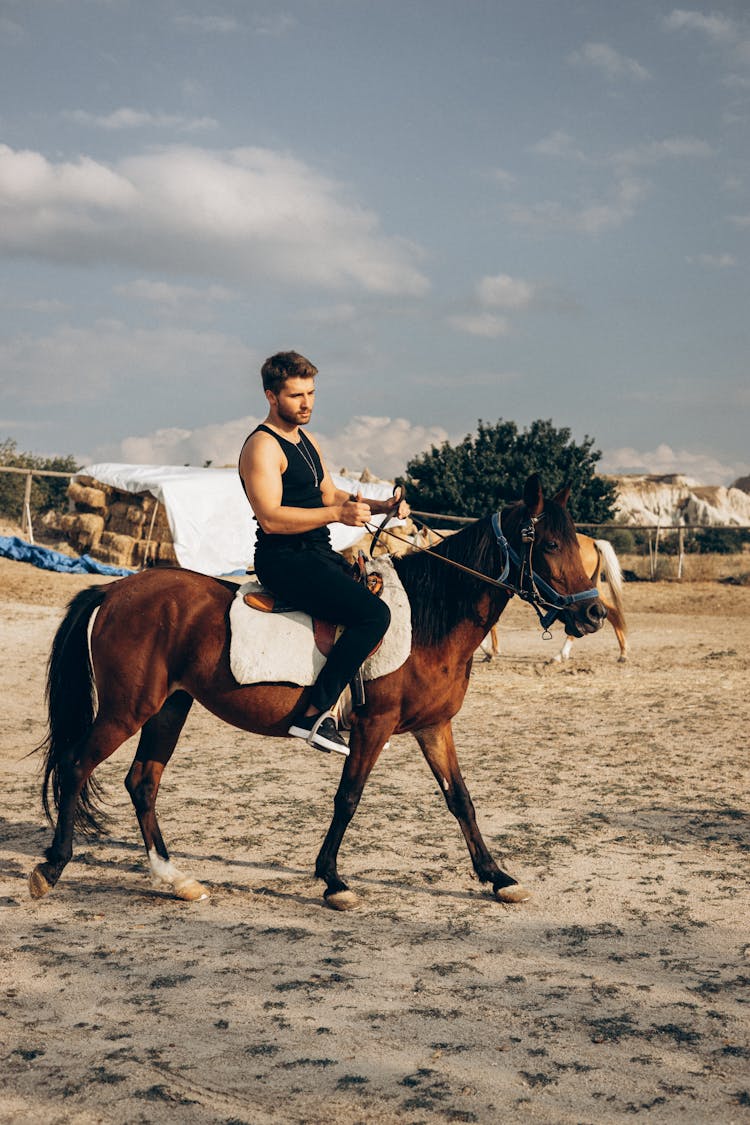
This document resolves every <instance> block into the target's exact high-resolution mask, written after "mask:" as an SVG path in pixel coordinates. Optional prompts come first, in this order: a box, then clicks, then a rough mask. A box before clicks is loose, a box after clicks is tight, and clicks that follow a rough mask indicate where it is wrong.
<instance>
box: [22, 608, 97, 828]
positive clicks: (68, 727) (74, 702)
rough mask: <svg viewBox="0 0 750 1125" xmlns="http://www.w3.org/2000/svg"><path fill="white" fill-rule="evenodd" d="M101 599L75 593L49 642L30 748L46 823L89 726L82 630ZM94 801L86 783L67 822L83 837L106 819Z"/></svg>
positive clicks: (90, 695) (88, 670)
mask: <svg viewBox="0 0 750 1125" xmlns="http://www.w3.org/2000/svg"><path fill="white" fill-rule="evenodd" d="M105 596H106V587H103V586H92V587H89V589H87V590H81V592H80V593H79V594H76V596H75V597H74V598H73V599H72V601H71V602H70V604H69V606H68V612H67V613H66V615H65V617H64V619H63V621H62V624H61V625H60V627H59V629H58V630H57V632H56V633H55V639H54V641H53V642H52V651H51V653H50V657H49V662H48V665H47V687H46V698H47V712H48V723H47V736H46V738H45V739H44V740H43V741H42V742H41V743H40V744H39V746H37V747H36V750H37V751H39V750H40V751H41V752H42V754H43V756H44V781H43V783H42V805H43V807H44V811H45V814H46V816H47V819H48V820H49V821H50V823H52V822H53V814H52V808H51V805H52V802H54V807H55V809H56V810H58V811H59V808H60V799H61V797H62V793H63V779H64V776H65V774H67V772H68V771H69V769H70V767H71V766H73V765H74V764H75V762H76V761H77V759H78V754H79V752H80V749H81V744H82V742H83V740H84V739H85V738H86V736H87V735H88V733H89V731H90V730H91V727H92V726H93V723H94V718H95V700H96V694H95V691H96V689H95V685H94V673H93V669H92V667H91V660H90V657H89V643H88V626H89V621H90V619H91V615H92V614H93V612H94V610H95V609H97V608H98V607H99V606H100V605H101V604H102V602H103V601H104V598H105ZM50 794H51V797H52V801H51V800H50ZM100 796H101V787H100V786H99V783H98V782H97V781H95V780H94V779H93V778H89V779H88V780H87V782H86V783H85V784H84V786H83V788H82V790H81V793H80V797H79V800H78V806H77V808H76V811H75V815H74V821H73V823H74V826H75V828H77V829H79V830H80V831H81V832H83V833H84V835H91V834H93V833H95V832H100V831H102V829H103V827H104V824H105V819H106V818H105V817H104V816H103V814H102V812H101V810H100V809H99V808H98V800H99V798H100Z"/></svg>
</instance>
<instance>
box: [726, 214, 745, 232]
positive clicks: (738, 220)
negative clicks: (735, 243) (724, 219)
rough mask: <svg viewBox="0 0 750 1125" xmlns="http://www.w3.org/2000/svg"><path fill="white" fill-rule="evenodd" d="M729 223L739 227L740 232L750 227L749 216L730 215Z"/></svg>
mask: <svg viewBox="0 0 750 1125" xmlns="http://www.w3.org/2000/svg"><path fill="white" fill-rule="evenodd" d="M729 221H730V223H734V225H735V226H736V227H739V228H740V230H744V229H746V228H747V227H750V215H730V216H729Z"/></svg>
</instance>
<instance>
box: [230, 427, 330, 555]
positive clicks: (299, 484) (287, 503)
mask: <svg viewBox="0 0 750 1125" xmlns="http://www.w3.org/2000/svg"><path fill="white" fill-rule="evenodd" d="M258 430H262V431H263V432H264V433H266V434H270V435H271V437H275V438H276V440H277V442H278V443H279V445H280V446H281V448H282V450H283V452H284V456H285V457H286V469H285V470H284V472H283V473H282V474H281V503H282V505H283V507H285V508H323V507H324V504H323V497H322V495H321V492H320V485H321V482H322V480H323V475H324V470H323V465H322V463H321V460H320V457H319V455H318V451H317V449H316V448H315V446H314V445H313V443H312V442H311V441H310V439H309V438H308V437H306V436H305V434H304V433H303V431H302V430H299V431H298V433H299V445H297V444H296V443H295V442H293V441H287V439H286V438H283V437H282V436H281V435H280V434H277V433H276V432H275V430H272V429H271V427H270V426H266V425H264V424H262V423H261V425H260V426H256V428H255V429H254V430H253V433H252V434H248V436H247V437H246V438H245V444H243V446H242V448H243V449H244V448H245V445H246V444H247V442H248V441H249V440H250V438H251V437H252V436H253V434H257V432H258ZM241 457H242V452H240V458H241ZM240 480H242V477H240ZM242 487H243V489H244V490H245V495H246V496H247V489H246V488H245V482H244V481H242ZM249 499H250V498H249V497H248V500H249ZM254 519H255V522H256V523H257V524H258V527H257V531H256V536H255V550H256V552H257V551H258V550H259V549H262V550H265V549H266V548H269V547H299V546H302V545H309V546H313V545H314V544H315V545H317V544H322V545H325V546H329V547H330V544H331V536H330V534H329V531H328V528H327V527H314V528H312V530H311V531H300V532H297V533H296V534H293V535H269V534H268V533H267V532H265V531H264V530H263V528H262V527H261V526H260V523H259V522H258V518H257V516H254Z"/></svg>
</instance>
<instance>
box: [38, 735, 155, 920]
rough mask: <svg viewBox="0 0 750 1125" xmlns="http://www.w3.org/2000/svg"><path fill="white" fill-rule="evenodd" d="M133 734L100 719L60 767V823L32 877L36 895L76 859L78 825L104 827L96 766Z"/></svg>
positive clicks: (89, 828) (56, 878)
mask: <svg viewBox="0 0 750 1125" xmlns="http://www.w3.org/2000/svg"><path fill="white" fill-rule="evenodd" d="M131 734H133V731H132V730H127V729H124V728H123V727H122V726H121V725H120V724H117V723H114V722H111V721H108V720H105V719H99V718H97V719H96V720H95V722H94V724H93V726H92V727H91V730H90V731H89V733H88V734H87V735H86V738H85V739H84V740H83V742H82V744H81V747H80V749H79V750H77V751H76V750H75V749H74V750H72V751H71V752H70V754H69V755H68V760H67V761H66V762H61V763H60V767H59V796H58V800H57V823H56V825H55V834H54V836H53V838H52V843H51V844H50V846H49V847H48V848H47V850H46V852H45V855H46V857H47V861H46V863H39V864H37V866H36V867H35V868H34V870H33V871H32V872H31V875H30V876H29V891H30V892H31V896H32V898H41V897H42V896H43V895H46V894H47V892H48V891H51V890H52V888H53V887H54V885H55V883H57V881H58V879H59V878H60V876H61V875H62V873H63V870H64V869H65V867H66V866H67V865H68V863H70V861H71V859H72V858H73V832H74V829H75V828H76V826H78V827H83V828H84V829H88V830H89V831H91V830H92V829H96V828H98V827H100V826H101V822H100V820H99V818H98V817H97V815H96V812H95V810H94V809H93V801H92V799H91V795H90V793H89V788H90V786H89V782H90V779H91V775H92V773H93V772H94V770H95V769H96V767H97V766H98V765H99V764H100V763H101V762H103V761H104V760H105V759H106V758H109V756H110V755H111V754H114V752H115V750H116V749H117V748H118V746H121V745H122V744H123V742H125V741H126V739H128V738H129V737H130V735H131Z"/></svg>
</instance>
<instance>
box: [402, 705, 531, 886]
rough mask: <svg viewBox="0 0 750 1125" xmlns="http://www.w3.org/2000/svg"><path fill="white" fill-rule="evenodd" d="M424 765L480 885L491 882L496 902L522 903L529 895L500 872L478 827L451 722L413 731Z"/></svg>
mask: <svg viewBox="0 0 750 1125" xmlns="http://www.w3.org/2000/svg"><path fill="white" fill-rule="evenodd" d="M414 736H415V738H416V740H417V742H418V743H419V745H420V747H421V749H422V753H423V754H424V756H425V758H426V760H427V764H428V765H429V767H430V769H431V770H432V772H433V774H434V775H435V777H436V779H437V782H438V784H439V786H440V788H441V790H442V792H443V796H444V797H445V803H446V804H447V806H448V808H449V809H450V811H451V812H452V813H453V815H454V816H455V818H456V820H457V821H458V823H459V824H460V825H461V831H462V832H463V834H464V839H465V840H466V843H467V846H468V848H469V855H470V856H471V862H472V863H473V865H474V870H475V871H476V873H477V875H478V877H479V879H480V881H481V882H482V883H492V889H493V891H494V892H495V898H496V899H498V901H499V902H524V901H525V900H526V899H528V898H531V893H530V892H529V891H527V890H526V888H525V887H522V886H521V884H520V883H517V882H516V880H515V879H514V878H513V877H512V876H511V875H508V873H507V872H506V871H503V870H501V868H499V867H498V866H497V864H496V863H495V860H494V859H493V858H492V856H491V855H490V852H489V850H488V848H487V845H486V844H485V842H484V840H483V839H482V835H481V833H480V831H479V828H478V827H477V821H476V815H475V813H474V805H473V803H472V800H471V797H470V795H469V790H468V789H467V788H466V782H465V781H464V779H463V777H462V775H461V770H460V768H459V765H458V757H457V755H456V746H455V743H454V741H453V731H452V730H451V724H450V721H447V722H445V723H440V724H439V725H437V726H434V727H425V728H424V729H423V730H416V731H414Z"/></svg>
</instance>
